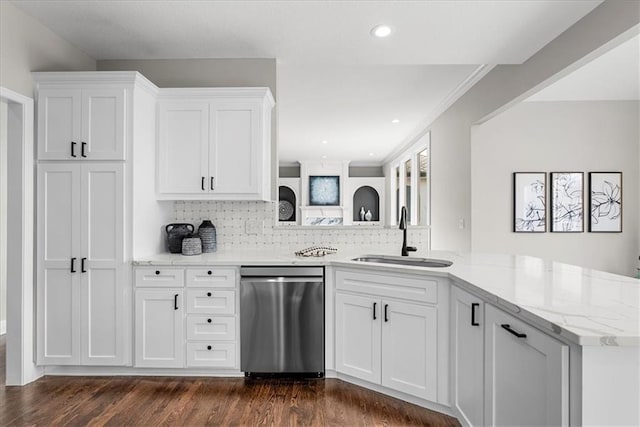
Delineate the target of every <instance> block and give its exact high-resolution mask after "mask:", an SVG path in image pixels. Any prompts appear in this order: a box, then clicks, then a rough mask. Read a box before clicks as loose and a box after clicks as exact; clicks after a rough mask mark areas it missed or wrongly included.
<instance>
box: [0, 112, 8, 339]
mask: <svg viewBox="0 0 640 427" xmlns="http://www.w3.org/2000/svg"><path fill="white" fill-rule="evenodd" d="M6 221H7V103H6V102H5V101H4V100H0V334H3V333H5V332H6V330H7V329H6V327H7V325H6V321H7V258H6V256H7V254H6V248H7V246H6V244H7V242H6V240H7V222H6Z"/></svg>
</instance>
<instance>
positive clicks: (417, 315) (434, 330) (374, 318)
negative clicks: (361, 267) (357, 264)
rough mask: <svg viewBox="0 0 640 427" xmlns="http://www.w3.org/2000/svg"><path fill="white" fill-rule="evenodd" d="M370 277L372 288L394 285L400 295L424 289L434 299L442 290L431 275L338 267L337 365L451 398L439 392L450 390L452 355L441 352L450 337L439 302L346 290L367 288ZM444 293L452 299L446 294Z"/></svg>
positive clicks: (400, 387) (396, 386)
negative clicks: (399, 274)
mask: <svg viewBox="0 0 640 427" xmlns="http://www.w3.org/2000/svg"><path fill="white" fill-rule="evenodd" d="M370 280H373V281H371V284H372V286H371V288H374V289H379V290H380V293H381V294H384V293H387V292H391V293H393V288H394V286H397V289H398V294H399V295H405V294H406V295H411V294H416V295H421V296H425V297H424V298H425V299H426V300H428V301H435V300H436V295H437V294H438V293H437V291H436V288H437V286H438V284H437V283H436V282H433V281H431V280H426V281H424V282H423V283H421V282H420V281H419V280H416V279H413V278H405V277H395V276H383V275H371V274H370V273H368V274H367V273H364V274H360V273H356V272H350V271H349V272H343V271H337V272H336V287H337V289H338V292H336V325H335V328H336V329H335V339H336V346H335V347H336V370H337V371H338V372H339V373H343V374H347V375H350V376H352V377H355V378H359V379H362V380H365V381H369V382H371V383H375V384H380V385H382V386H384V387H388V388H389V389H393V390H397V391H400V392H403V393H406V394H410V395H412V396H417V397H420V398H422V399H426V400H431V401H434V402H439V403H443V404H446V403H447V400H446V399H447V397H444V396H443V398H442V399H439V398H438V397H439V394H438V391H439V386H440V387H442V390H446V386H445V385H446V382H447V381H448V375H447V371H448V368H447V365H446V360H444V359H446V357H442V355H441V354H440V353H439V350H444V351H445V352H446V350H447V345H443V343H444V344H446V342H447V340H446V334H447V329H446V328H447V325H446V324H444V323H446V322H440V321H439V314H438V310H439V307H438V306H437V305H432V304H415V303H410V302H406V301H401V300H398V299H393V298H389V297H387V296H384V295H359V294H352V293H346V292H342V291H341V290H346V291H351V290H353V289H357V290H358V291H360V290H361V289H366V288H367V286H366V284H367V283H368V282H367V281H370ZM385 284H386V285H385ZM432 287H433V292H431V289H432ZM424 290H426V292H425V291H424ZM427 296H428V298H427ZM441 297H442V299H443V300H444V301H448V299H447V298H446V297H445V296H444V295H442V296H441ZM443 314H446V308H445V310H444V313H443ZM440 323H443V324H442V325H439V324H440ZM439 326H440V328H439ZM443 354H446V353H443ZM439 359H443V360H439ZM446 394H447V393H446V392H443V395H446Z"/></svg>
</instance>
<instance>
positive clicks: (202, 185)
mask: <svg viewBox="0 0 640 427" xmlns="http://www.w3.org/2000/svg"><path fill="white" fill-rule="evenodd" d="M200 188H202V191H204V176H203V177H202V181H201V182H200Z"/></svg>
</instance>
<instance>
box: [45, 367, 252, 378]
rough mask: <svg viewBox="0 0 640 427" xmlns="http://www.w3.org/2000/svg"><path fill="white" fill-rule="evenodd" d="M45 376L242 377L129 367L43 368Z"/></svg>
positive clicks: (204, 371) (236, 373)
mask: <svg viewBox="0 0 640 427" xmlns="http://www.w3.org/2000/svg"><path fill="white" fill-rule="evenodd" d="M44 374H45V375H69V376H91V377H108V376H122V377H130V376H143V377H225V378H236V377H243V376H244V373H243V372H240V371H237V370H222V369H197V368H195V369H194V368H134V367H131V366H45V367H44Z"/></svg>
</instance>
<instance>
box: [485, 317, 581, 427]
mask: <svg viewBox="0 0 640 427" xmlns="http://www.w3.org/2000/svg"><path fill="white" fill-rule="evenodd" d="M485 343H486V348H485V394H484V397H485V423H484V424H485V425H497V426H516V425H527V426H544V425H546V426H552V425H553V426H555V425H568V424H569V347H568V346H567V345H565V344H563V343H561V342H560V341H557V340H555V339H554V338H551V337H550V336H548V335H547V334H544V333H542V332H540V331H538V330H537V329H535V328H533V327H531V326H529V325H528V324H526V323H524V322H522V321H520V320H518V319H516V318H515V317H513V316H510V315H508V314H507V313H505V312H503V311H501V310H498V309H496V308H494V307H492V306H489V305H487V306H486V310H485Z"/></svg>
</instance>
